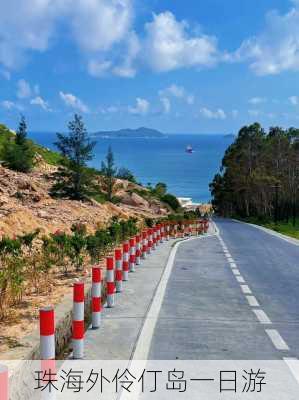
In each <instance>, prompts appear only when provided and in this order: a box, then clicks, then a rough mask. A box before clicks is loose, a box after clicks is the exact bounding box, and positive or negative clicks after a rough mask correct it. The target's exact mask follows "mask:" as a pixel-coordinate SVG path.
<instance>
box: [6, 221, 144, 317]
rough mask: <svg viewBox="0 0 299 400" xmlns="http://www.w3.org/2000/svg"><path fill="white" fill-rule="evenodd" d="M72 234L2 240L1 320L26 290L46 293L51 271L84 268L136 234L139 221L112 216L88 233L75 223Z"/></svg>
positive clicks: (18, 301) (63, 233) (37, 234)
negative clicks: (101, 227)
mask: <svg viewBox="0 0 299 400" xmlns="http://www.w3.org/2000/svg"><path fill="white" fill-rule="evenodd" d="M71 231H72V232H71V234H67V233H65V232H61V231H57V232H55V233H53V234H51V235H49V236H43V237H41V238H39V231H38V230H37V231H34V232H32V233H29V234H26V235H23V236H18V237H16V238H13V239H11V238H8V237H2V239H0V320H3V319H4V318H5V317H6V316H7V312H8V311H9V307H10V306H13V305H18V304H19V303H20V302H21V301H22V298H23V295H24V293H32V292H33V293H34V292H36V293H40V292H41V291H42V290H44V291H45V293H47V290H48V288H49V285H48V281H49V279H50V277H51V273H52V274H62V275H63V276H66V275H68V274H69V273H70V271H76V272H79V271H82V270H83V269H84V267H85V266H87V265H89V264H90V263H98V262H99V261H100V259H101V258H102V257H103V256H104V255H106V254H107V253H108V252H109V251H111V250H112V249H113V248H114V247H115V246H116V245H118V244H119V243H121V242H122V241H124V240H126V239H128V238H129V237H131V236H132V235H135V234H136V233H137V220H136V219H133V218H131V219H128V220H119V219H117V218H113V219H112V220H111V223H110V225H109V226H108V227H107V228H106V229H98V230H97V231H96V232H95V233H94V234H93V235H88V234H87V232H86V227H85V225H83V224H74V225H73V227H72V229H71Z"/></svg>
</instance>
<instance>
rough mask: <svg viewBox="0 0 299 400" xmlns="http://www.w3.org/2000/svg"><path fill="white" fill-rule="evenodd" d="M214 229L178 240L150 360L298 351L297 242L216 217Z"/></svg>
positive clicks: (288, 354)
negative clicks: (195, 237) (208, 233)
mask: <svg viewBox="0 0 299 400" xmlns="http://www.w3.org/2000/svg"><path fill="white" fill-rule="evenodd" d="M215 222H216V224H217V226H218V228H219V235H216V236H212V237H208V238H205V239H203V240H192V241H187V242H184V243H182V244H181V245H180V246H179V248H178V250H177V253H176V257H175V260H174V264H173V268H172V271H171V276H170V279H169V281H168V284H167V287H166V291H165V296H164V299H163V302H162V305H161V310H160V312H159V315H158V318H157V323H156V325H155V329H154V331H153V336H152V341H151V345H150V350H149V359H153V360H154V359H160V360H163V359H164V360H165V359H166V360H167V359H186V360H187V359H189V360H190V359H210V360H213V359H215V360H216V359H227V360H229V359H230V360H231V359H243V360H254V359H259V360H272V359H273V360H279V359H282V358H284V357H297V358H298V357H299V246H296V245H294V244H292V243H288V242H286V241H284V240H282V239H280V238H277V237H275V236H272V235H270V234H268V233H266V232H263V231H261V230H259V229H257V228H255V227H252V226H249V225H247V224H243V223H238V222H235V221H232V220H223V219H217V220H215Z"/></svg>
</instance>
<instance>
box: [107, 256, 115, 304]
mask: <svg viewBox="0 0 299 400" xmlns="http://www.w3.org/2000/svg"><path fill="white" fill-rule="evenodd" d="M106 268H107V271H106V286H107V307H108V308H112V307H114V292H115V282H114V258H113V257H107V258H106Z"/></svg>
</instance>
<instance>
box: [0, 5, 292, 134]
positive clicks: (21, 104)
mask: <svg viewBox="0 0 299 400" xmlns="http://www.w3.org/2000/svg"><path fill="white" fill-rule="evenodd" d="M298 78H299V0H271V1H269V0H268V1H261V0H242V1H240V0H229V1H227V0H208V1H206V0H205V1H204V0H185V1H182V0H9V1H1V3H0V122H2V123H5V124H7V125H8V126H9V127H10V128H11V129H16V127H17V124H18V120H19V118H20V114H23V115H25V117H26V119H27V122H28V127H29V129H30V130H32V131H41V132H47V131H57V130H65V129H66V126H67V122H68V121H69V120H70V119H71V118H72V115H73V114H74V113H79V114H81V115H82V116H83V118H84V121H85V123H86V126H87V128H88V130H89V131H98V130H110V129H111V130H113V129H120V128H127V127H130V128H137V127H140V126H147V127H150V128H155V129H159V130H161V131H163V132H166V133H225V134H226V133H236V132H237V131H238V130H239V129H240V127H241V126H243V125H245V124H249V123H252V122H255V121H259V122H260V123H261V124H262V125H263V126H264V127H265V128H268V127H269V126H274V125H279V126H283V127H289V126H298V125H299V112H298V111H299V79H298Z"/></svg>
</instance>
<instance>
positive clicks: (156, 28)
mask: <svg viewBox="0 0 299 400" xmlns="http://www.w3.org/2000/svg"><path fill="white" fill-rule="evenodd" d="M145 30H146V38H145V41H144V49H143V53H144V55H145V56H144V62H145V63H146V64H148V65H149V66H150V67H151V68H152V69H153V70H155V71H159V72H164V71H171V70H175V69H178V68H183V67H194V66H197V67H207V66H212V65H214V64H215V63H216V61H217V53H218V51H217V42H216V39H215V38H214V37H211V36H207V35H192V33H190V32H189V31H190V29H189V25H188V23H187V22H186V21H177V20H176V18H175V16H174V15H173V14H172V13H171V12H170V11H167V12H164V13H161V14H158V15H156V14H154V18H153V21H152V22H149V23H147V24H146V25H145Z"/></svg>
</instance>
